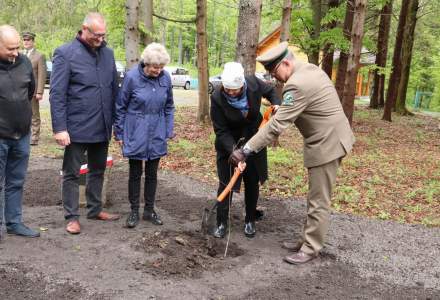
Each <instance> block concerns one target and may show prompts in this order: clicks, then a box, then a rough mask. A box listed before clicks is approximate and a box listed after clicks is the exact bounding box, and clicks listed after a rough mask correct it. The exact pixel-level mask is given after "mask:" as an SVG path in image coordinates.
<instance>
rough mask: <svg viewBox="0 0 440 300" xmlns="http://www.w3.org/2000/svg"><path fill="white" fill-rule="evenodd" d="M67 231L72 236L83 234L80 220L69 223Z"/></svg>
mask: <svg viewBox="0 0 440 300" xmlns="http://www.w3.org/2000/svg"><path fill="white" fill-rule="evenodd" d="M66 231H67V232H68V233H70V234H78V233H80V232H81V226H80V225H79V221H78V220H72V221H70V222H69V223H67V226H66Z"/></svg>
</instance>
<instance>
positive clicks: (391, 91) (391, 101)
mask: <svg viewBox="0 0 440 300" xmlns="http://www.w3.org/2000/svg"><path fill="white" fill-rule="evenodd" d="M410 1H411V0H402V7H401V9H400V16H399V25H398V26H397V35H396V43H395V46H394V54H393V64H392V68H393V69H392V72H391V76H390V79H389V80H388V90H387V100H386V103H385V108H384V110H383V116H382V120H385V121H389V122H391V112H392V111H393V110H394V106H395V104H396V99H397V93H398V88H399V85H400V79H401V77H402V45H403V32H404V30H405V26H406V16H407V15H408V8H409V4H410Z"/></svg>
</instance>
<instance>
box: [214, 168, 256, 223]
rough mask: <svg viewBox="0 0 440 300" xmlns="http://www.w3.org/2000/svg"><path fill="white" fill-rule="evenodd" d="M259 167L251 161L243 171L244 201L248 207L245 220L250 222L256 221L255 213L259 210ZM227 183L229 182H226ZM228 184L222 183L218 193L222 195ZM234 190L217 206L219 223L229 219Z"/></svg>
mask: <svg viewBox="0 0 440 300" xmlns="http://www.w3.org/2000/svg"><path fill="white" fill-rule="evenodd" d="M232 173H233V170H232V168H231V175H232ZM257 174H258V173H257V168H256V167H255V164H254V163H252V162H250V163H248V164H247V166H246V169H245V171H244V172H243V175H242V177H243V182H244V203H245V207H246V208H245V209H246V216H245V219H244V221H245V222H246V223H248V222H254V221H255V213H256V211H257V202H258V197H259V195H260V186H259V182H258V176H257ZM226 184H227V183H226ZM225 187H226V185H225V183H220V184H219V188H218V194H217V195H220V194H221V192H222V191H223V190H224V189H225ZM232 194H233V193H232V192H231V193H229V194H228V195H227V196H226V198H225V200H224V201H223V202H222V203H219V205H218V206H217V224H218V225H219V224H220V223H224V224H226V223H227V220H228V214H229V201H230V199H232Z"/></svg>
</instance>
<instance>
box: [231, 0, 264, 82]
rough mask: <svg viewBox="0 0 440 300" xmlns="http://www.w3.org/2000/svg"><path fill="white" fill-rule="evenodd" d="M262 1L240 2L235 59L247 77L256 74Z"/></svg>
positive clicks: (249, 0) (247, 0) (243, 0)
mask: <svg viewBox="0 0 440 300" xmlns="http://www.w3.org/2000/svg"><path fill="white" fill-rule="evenodd" d="M261 6H262V0H240V3H239V14H238V27H237V47H236V54H235V59H236V61H238V62H240V63H241V64H242V65H243V68H244V72H245V74H246V75H251V74H254V73H255V58H256V56H257V47H258V37H259V35H260V18H261Z"/></svg>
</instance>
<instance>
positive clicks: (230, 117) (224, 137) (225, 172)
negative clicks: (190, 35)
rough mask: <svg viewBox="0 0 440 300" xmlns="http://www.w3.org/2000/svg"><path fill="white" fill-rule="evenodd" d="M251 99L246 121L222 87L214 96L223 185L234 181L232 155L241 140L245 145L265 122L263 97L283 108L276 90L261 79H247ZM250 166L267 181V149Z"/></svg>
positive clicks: (218, 159)
mask: <svg viewBox="0 0 440 300" xmlns="http://www.w3.org/2000/svg"><path fill="white" fill-rule="evenodd" d="M246 84H247V99H248V105H249V111H248V114H247V116H246V118H245V117H244V116H243V114H242V113H241V112H240V110H238V109H236V108H234V107H232V106H231V105H230V104H229V103H228V102H227V100H226V98H225V97H224V96H223V94H222V91H221V89H222V87H221V86H220V87H219V88H217V89H216V90H215V92H214V93H213V94H212V96H211V119H212V125H213V127H214V132H215V149H216V151H217V172H218V176H219V180H220V182H223V183H227V182H228V181H229V178H230V167H229V164H228V158H229V155H230V154H231V153H232V151H233V148H234V145H235V144H236V143H237V142H238V140H239V139H240V138H242V137H243V138H244V143H245V142H246V141H248V140H249V139H250V138H251V137H252V136H253V135H254V134H255V133H256V132H257V131H258V127H259V126H260V123H261V121H262V119H263V117H262V115H261V113H260V107H261V98H262V97H265V98H267V99H268V100H269V101H270V102H271V103H272V104H273V105H280V104H281V99H280V98H279V97H278V96H277V94H276V92H275V88H274V87H273V86H271V85H268V84H266V83H264V82H263V81H261V80H259V79H257V78H256V77H255V76H246ZM247 163H248V164H249V163H254V164H255V165H256V168H257V172H258V174H255V175H256V176H258V178H259V180H260V182H261V183H263V182H264V181H266V179H267V154H266V149H263V150H261V151H260V152H258V153H257V154H255V155H253V156H251V157H250V158H249V159H248V161H247Z"/></svg>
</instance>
